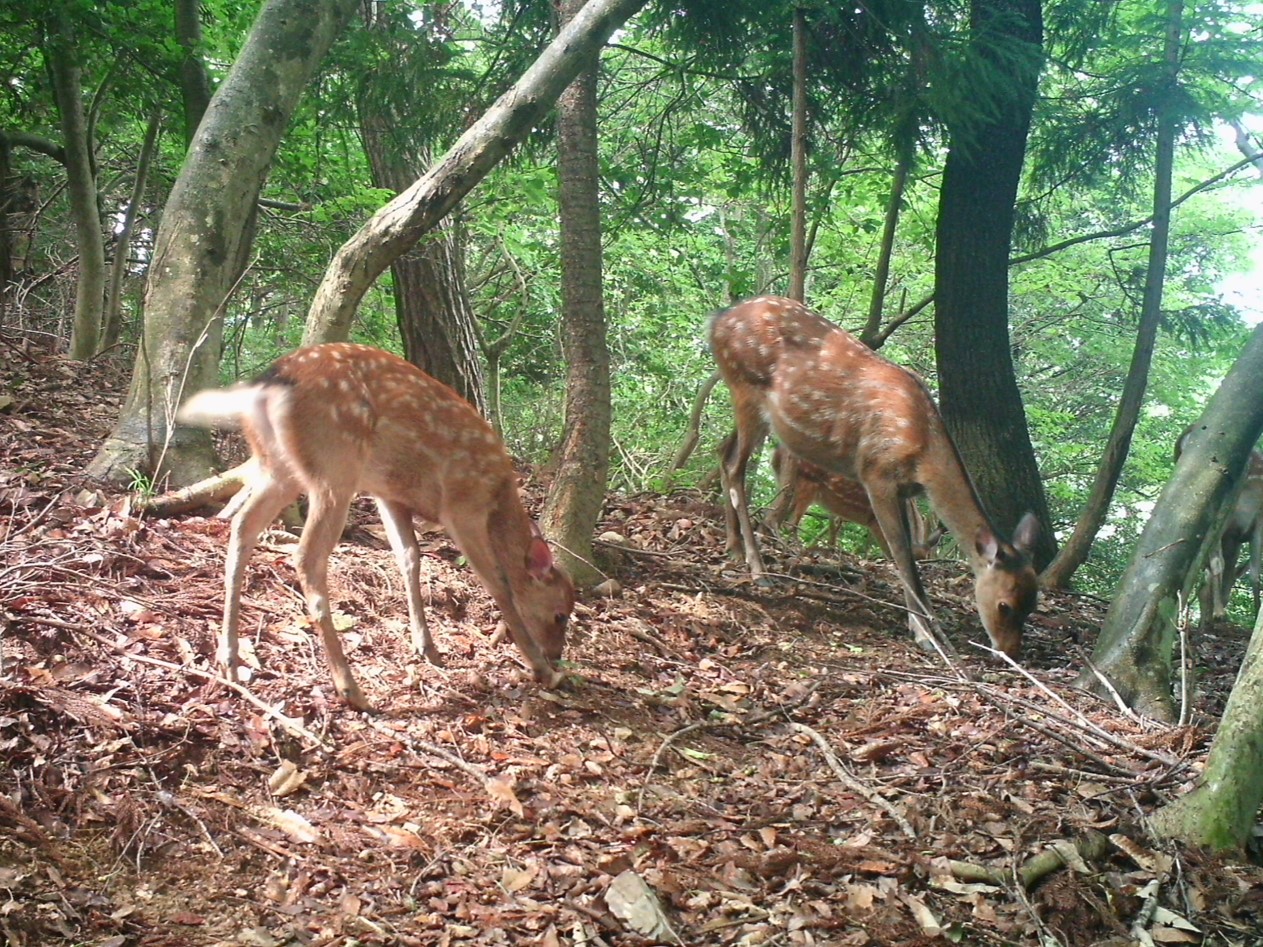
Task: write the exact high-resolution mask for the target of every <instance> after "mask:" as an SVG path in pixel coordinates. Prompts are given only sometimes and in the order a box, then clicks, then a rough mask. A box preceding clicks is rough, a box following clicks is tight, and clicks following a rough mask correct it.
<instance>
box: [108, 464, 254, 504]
mask: <svg viewBox="0 0 1263 947" xmlns="http://www.w3.org/2000/svg"><path fill="white" fill-rule="evenodd" d="M253 470H254V461H253V460H247V461H246V462H245V463H242V464H238V465H237V466H236V467H233V468H232V469H231V470H225V471H224V472H223V473H220V474H216V475H215V476H213V477H207V478H206V479H205V480H201V481H198V482H197V483H195V484H192V485H190V486H187V487H182V488H181V489H179V490H172V491H170V492H169V493H164V494H162V495H161V496H156V497H137V498H136V499H135V501H134V502H133V503H132V509H134V510H135V511H136V512H138V513H143V514H146V515H148V516H174V515H176V514H178V513H189V512H191V511H193V510H199V509H201V508H202V507H204V506H210V505H212V504H215V503H226V504H230V505H231V501H232V500H233V499H234V498H235V497H236V496H237V495H238V494H239V493H240V492H241V491H242V488H244V487H245V485H246V483H247V482H248V481H249V478H250V474H251V472H252V471H253ZM229 515H231V514H229Z"/></svg>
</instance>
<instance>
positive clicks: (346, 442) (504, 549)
mask: <svg viewBox="0 0 1263 947" xmlns="http://www.w3.org/2000/svg"><path fill="white" fill-rule="evenodd" d="M178 417H179V420H180V421H182V422H185V423H189V424H198V425H201V426H212V425H218V424H225V423H228V424H235V425H238V426H240V427H241V428H242V429H243V430H244V432H245V436H246V440H247V441H249V443H250V448H251V450H252V451H253V453H254V461H255V463H254V465H253V468H254V469H253V473H252V475H251V480H250V482H249V483H248V484H247V489H248V490H249V491H250V493H249V498H248V499H247V500H246V501H245V503H244V505H243V506H242V507H241V508H240V509H239V510H238V511H237V513H236V514H235V515H234V516H233V518H232V534H231V538H230V540H229V543H228V560H227V564H226V566H225V577H224V587H225V603H224V623H223V630H222V633H221V635H220V639H219V647H218V650H217V651H216V660H217V662H218V663H219V665H220V666H221V667H222V668H223V669H224V670H225V671H226V673H227V674H228V676H229V677H230V678H231V679H234V680H235V679H236V678H235V675H236V666H237V624H238V619H239V615H240V608H241V585H242V580H243V577H244V573H245V568H246V563H247V561H248V560H249V558H250V553H251V551H252V550H253V549H254V546H255V543H256V542H257V541H258V538H259V534H260V533H261V532H262V531H263V529H264V528H265V527H267V525H268V524H269V523H271V522H272V520H273V519H275V517H276V515H277V514H278V513H279V512H280V511H281V510H282V509H283V508H284V507H285V506H287V505H289V504H290V503H292V502H293V501H294V500H295V499H296V498H297V497H298V496H299V494H304V493H305V494H306V495H307V498H308V505H309V511H308V514H307V522H306V525H305V526H304V528H303V534H302V540H301V541H300V543H299V546H298V554H297V566H298V577H299V581H300V582H301V584H302V588H303V594H304V596H305V597H306V600H307V610H308V612H309V614H310V615H311V619H312V622H313V623H314V624H315V625H316V626H317V627H318V628H319V629H320V637H321V640H322V641H323V643H324V649H325V657H326V659H327V660H328V663H329V669H330V671H331V672H332V674H333V681H334V685H335V687H336V688H337V691H338V694H339V695H341V696H342V698H343V699H344V700H346V702H347V703H348V704H350V705H351V706H352V707H355V708H357V709H361V710H364V709H368V706H369V705H368V702H367V701H366V700H365V698H364V695H363V693H362V692H361V691H360V688H359V685H357V684H356V682H355V679H354V678H353V677H352V676H351V671H350V668H348V667H347V662H346V656H345V655H344V654H343V652H342V646H341V644H340V643H339V641H338V635H337V632H336V631H335V630H334V627H333V618H332V615H331V613H330V606H329V595H328V587H327V575H328V568H329V554H330V553H331V552H332V551H333V547H334V546H335V545H336V544H337V542H338V539H339V538H340V537H341V535H342V528H343V526H344V525H345V524H346V517H347V510H348V507H349V506H350V503H351V500H352V499H353V498H354V497H355V496H356V494H358V493H367V494H370V495H371V496H372V497H373V498H374V499H375V500H376V501H377V509H378V511H379V512H380V513H381V517H382V522H383V523H384V524H385V527H386V535H387V536H388V537H389V539H390V545H391V548H392V550H393V551H394V554H395V558H396V561H397V562H398V564H399V569H400V571H401V572H402V573H403V581H404V588H405V590H406V591H407V596H408V618H409V624H410V626H411V630H412V643H413V646H414V647H415V648H416V650H417V651H418V652H419V653H420V654H423V655H425V657H426V658H427V659H428V660H429V661H430V662H431V663H434V664H439V663H441V660H442V658H441V655H440V653H439V651H438V649H437V648H436V647H435V646H434V642H433V640H432V639H431V637H430V629H429V627H428V626H427V625H426V622H425V613H424V610H423V606H422V602H421V579H420V570H421V552H420V549H419V547H418V545H417V538H416V533H415V532H414V531H413V527H412V516H413V514H416V515H417V516H420V517H422V518H424V519H426V520H430V521H432V522H437V523H439V524H440V525H441V526H442V527H443V528H444V529H445V530H446V531H447V534H448V535H449V536H450V537H451V538H452V540H453V542H455V544H456V546H457V547H458V548H459V549H460V551H461V552H462V553H464V555H465V558H466V559H467V560H468V561H469V564H470V566H472V567H473V570H474V572H475V573H477V575H478V578H479V579H481V580H482V583H483V585H484V586H486V588H487V591H488V592H490V593H491V597H492V598H493V599H495V602H496V605H498V606H499V607H500V611H501V612H502V613H503V616H504V620H505V623H506V624H507V626H508V629H509V633H510V635H511V636H512V638H513V641H514V642H515V643H516V644H517V646H518V648H519V649H520V650H521V652H522V654H523V656H524V657H525V658H526V661H527V663H528V664H529V665H530V667H531V670H532V671H533V672H534V674H535V677H536V679H537V680H539V681H540V682H542V683H543V684H545V685H546V686H549V687H552V686H555V685H556V684H557V683H558V682H559V681H560V679H561V675H560V673H559V672H557V671H556V670H555V669H554V667H553V665H552V663H551V662H552V661H555V660H558V659H559V658H560V657H561V652H562V648H563V646H564V644H565V633H566V621H567V619H568V618H569V616H570V611H571V609H572V608H573V607H574V587H573V586H572V585H571V583H570V580H569V578H567V577H566V575H565V573H563V572H562V571H561V570H559V569H558V568H557V567H556V566H555V565H554V564H553V557H552V551H551V550H550V549H549V547H548V543H547V542H546V541H545V540H544V538H543V537H542V536H541V535H540V533H539V529H538V528H537V527H536V525H535V523H534V521H533V520H532V519H531V518H530V516H529V515H527V512H526V510H525V509H524V508H523V507H522V500H521V498H520V497H519V496H518V491H517V478H516V476H515V474H514V471H513V465H512V463H511V462H510V460H509V456H508V454H507V453H506V452H505V449H504V445H503V444H502V443H501V441H500V438H499V437H497V436H496V434H495V432H494V431H492V429H491V426H490V425H489V424H488V423H487V422H486V421H485V420H483V418H482V417H480V416H479V414H478V412H477V411H475V410H474V408H473V406H472V405H470V404H469V402H467V401H465V400H464V399H463V398H461V397H460V396H459V395H458V394H456V392H454V391H453V390H452V389H451V388H448V387H447V386H446V385H444V384H442V383H441V382H438V381H436V380H435V379H433V378H431V377H430V376H429V375H427V374H425V373H424V372H423V371H421V370H420V369H419V368H417V367H415V366H413V365H411V364H409V363H408V362H406V361H404V360H403V359H402V358H399V357H398V356H397V355H392V354H390V353H389V352H383V351H380V350H378V349H374V348H369V347H368V346H365V345H349V344H344V343H334V344H329V345H317V346H313V347H311V348H306V349H300V350H299V351H297V352H292V353H291V354H289V355H286V356H284V357H283V358H281V359H280V360H279V361H278V362H276V363H275V364H274V365H273V366H272V368H271V369H269V370H268V372H267V373H266V374H265V375H263V376H262V377H261V378H260V379H259V380H258V381H256V382H254V383H252V384H245V385H238V386H236V387H234V388H227V389H221V390H211V391H203V392H200V393H199V394H196V395H194V396H193V397H192V398H190V399H189V400H188V401H187V402H185V404H184V406H183V407H182V408H181V409H180V412H179V416H178Z"/></svg>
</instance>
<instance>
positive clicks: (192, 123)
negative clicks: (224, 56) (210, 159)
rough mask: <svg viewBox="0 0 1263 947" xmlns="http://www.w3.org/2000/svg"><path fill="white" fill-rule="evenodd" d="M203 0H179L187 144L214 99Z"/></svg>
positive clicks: (178, 31) (177, 21)
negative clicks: (205, 52)
mask: <svg viewBox="0 0 1263 947" xmlns="http://www.w3.org/2000/svg"><path fill="white" fill-rule="evenodd" d="M201 12H202V0H175V41H176V42H177V43H179V44H180V48H181V49H182V50H184V58H183V59H181V60H180V100H181V102H182V103H183V105H184V144H185V147H187V146H188V145H189V144H191V143H192V141H193V135H194V134H195V133H196V132H197V126H198V125H199V124H201V121H202V116H203V115H205V114H206V108H207V106H209V105H210V100H211V93H212V89H211V80H210V73H209V72H207V70H206V62H205V61H204V60H203V59H202V49H201V46H202V18H201Z"/></svg>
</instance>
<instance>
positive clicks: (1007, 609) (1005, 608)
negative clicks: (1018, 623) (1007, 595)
mask: <svg viewBox="0 0 1263 947" xmlns="http://www.w3.org/2000/svg"><path fill="white" fill-rule="evenodd" d="M996 608H998V609H999V610H1000V614H1001V615H1003V616H1004V617H1005V618H1008V617H1009V616H1010V615H1012V614H1013V606H1012V605H1010V604H1009V603H1008V602H1001V603H1000V604H999V605H997V606H996Z"/></svg>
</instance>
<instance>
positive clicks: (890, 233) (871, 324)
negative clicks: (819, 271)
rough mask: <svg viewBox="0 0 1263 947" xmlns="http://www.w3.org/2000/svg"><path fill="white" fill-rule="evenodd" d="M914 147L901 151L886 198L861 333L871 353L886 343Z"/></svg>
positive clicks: (911, 145) (909, 144)
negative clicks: (888, 299) (884, 322)
mask: <svg viewBox="0 0 1263 947" xmlns="http://www.w3.org/2000/svg"><path fill="white" fill-rule="evenodd" d="M914 147H915V145H913V144H912V143H911V142H909V143H908V145H907V147H906V148H900V154H899V157H898V158H897V159H896V161H895V171H894V174H892V175H891V177H890V194H889V196H888V197H887V198H886V216H885V221H884V222H883V224H882V229H881V248H880V249H879V250H878V253H877V266H876V268H875V271H874V273H873V294H872V296H870V297H869V301H868V319H867V320H866V321H865V322H864V330H863V331H862V332H861V333H860V341H861V342H863V343H864V344H865V345H867V346H868V347H869V348H870V349H878V348H880V347H881V343H882V342H883V339H882V333H881V324H882V316H883V314H884V312H885V308H886V285H887V284H888V283H889V282H890V261H891V258H892V257H893V256H894V253H895V233H896V231H897V230H898V228H899V209H900V208H901V207H902V205H903V194H904V191H905V190H906V189H907V186H908V175H909V174H910V173H911V171H912V149H913V148H914Z"/></svg>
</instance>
